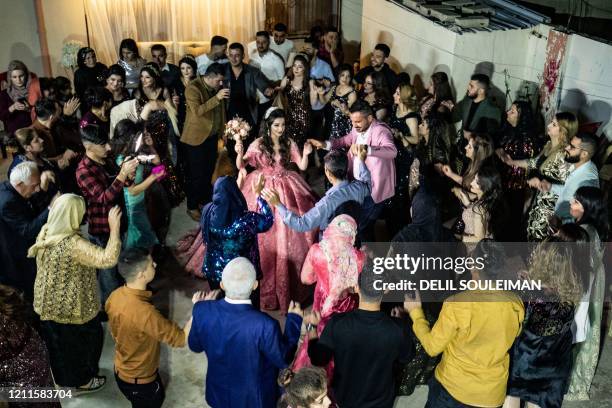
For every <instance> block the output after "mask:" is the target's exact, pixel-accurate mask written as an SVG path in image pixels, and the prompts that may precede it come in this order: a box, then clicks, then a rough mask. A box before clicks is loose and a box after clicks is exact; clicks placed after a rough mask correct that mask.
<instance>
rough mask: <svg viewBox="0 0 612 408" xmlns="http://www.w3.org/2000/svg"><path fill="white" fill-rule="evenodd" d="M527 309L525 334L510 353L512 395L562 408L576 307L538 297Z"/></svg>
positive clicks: (519, 338)
mask: <svg viewBox="0 0 612 408" xmlns="http://www.w3.org/2000/svg"><path fill="white" fill-rule="evenodd" d="M525 306H526V307H525V321H524V322H523V331H522V333H521V335H520V336H519V337H518V338H517V339H516V341H515V342H514V346H513V347H512V349H511V351H510V373H509V377H508V395H512V396H515V397H519V398H521V400H523V401H529V402H532V403H534V404H537V405H539V406H540V407H541V408H553V407H555V408H558V407H560V406H561V404H562V402H563V395H564V394H565V392H566V388H567V384H568V381H569V375H570V371H571V368H572V330H571V328H572V322H573V320H574V305H573V304H572V303H567V302H559V301H557V302H555V301H554V300H553V299H551V297H550V296H548V297H547V298H544V296H543V295H537V296H533V297H531V298H530V299H529V300H528V302H527V303H526V305H525Z"/></svg>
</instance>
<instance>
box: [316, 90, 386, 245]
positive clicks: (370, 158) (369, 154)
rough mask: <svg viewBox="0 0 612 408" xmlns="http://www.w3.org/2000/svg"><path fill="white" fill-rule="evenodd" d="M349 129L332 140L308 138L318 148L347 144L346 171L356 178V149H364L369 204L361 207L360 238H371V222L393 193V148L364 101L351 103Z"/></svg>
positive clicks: (358, 162) (358, 151)
mask: <svg viewBox="0 0 612 408" xmlns="http://www.w3.org/2000/svg"><path fill="white" fill-rule="evenodd" d="M350 112H351V122H352V123H353V129H352V130H351V132H350V133H349V134H348V135H346V136H344V137H342V138H340V139H335V140H332V141H327V142H321V141H318V140H315V139H308V141H309V142H310V143H312V145H313V146H315V147H316V148H318V149H327V150H329V149H340V148H343V147H348V148H349V151H348V157H349V174H350V175H352V178H353V179H359V174H360V168H359V165H360V160H356V159H357V158H359V155H360V151H362V150H363V149H366V159H365V165H366V167H367V168H368V170H369V171H370V173H371V183H372V200H373V205H371V206H369V207H368V208H363V209H362V215H361V219H362V220H367V223H368V224H369V228H367V229H366V231H365V233H364V240H366V241H367V240H374V231H373V224H374V222H375V221H376V219H378V217H379V216H380V214H381V212H382V209H383V207H384V205H385V203H386V201H387V200H389V199H390V198H391V197H393V195H394V194H395V156H397V149H396V147H395V144H394V143H393V136H392V134H391V130H390V129H389V127H388V126H387V125H385V124H384V123H382V122H379V121H377V120H376V119H374V113H373V112H372V108H371V107H370V105H369V104H368V103H367V102H364V101H357V102H355V103H354V104H353V106H351V109H350Z"/></svg>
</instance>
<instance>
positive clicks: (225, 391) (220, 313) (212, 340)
mask: <svg viewBox="0 0 612 408" xmlns="http://www.w3.org/2000/svg"><path fill="white" fill-rule="evenodd" d="M256 288H257V279H256V273H255V267H254V266H253V264H252V263H251V261H249V260H248V259H247V258H242V257H239V258H234V259H233V260H231V261H230V262H229V263H228V264H227V265H226V266H225V268H224V269H223V274H222V277H221V289H223V290H224V291H225V298H224V299H221V300H216V301H203V302H198V303H196V304H195V305H194V307H193V323H192V326H191V331H190V332H189V337H188V344H189V348H190V349H191V350H192V351H194V352H196V353H201V352H202V351H204V352H206V357H207V358H208V370H207V372H206V402H207V403H208V405H210V406H212V407H227V408H233V407H236V408H238V407H250V408H268V407H274V406H276V401H277V400H278V397H279V395H278V386H277V384H276V378H277V376H278V370H279V369H282V368H285V367H287V364H288V362H290V361H291V360H292V359H293V355H292V354H293V351H295V347H296V346H297V342H298V340H299V338H300V328H301V326H302V315H303V312H302V309H301V308H300V305H299V304H298V303H294V302H291V305H290V306H289V310H288V313H287V320H286V321H285V333H284V334H283V332H282V331H281V328H280V324H279V323H278V321H277V320H275V319H274V318H272V317H270V316H268V315H267V314H265V313H263V312H260V311H258V310H256V309H255V308H253V305H252V304H251V301H250V299H249V298H250V296H251V292H252V291H253V290H254V289H256ZM309 319H310V317H309Z"/></svg>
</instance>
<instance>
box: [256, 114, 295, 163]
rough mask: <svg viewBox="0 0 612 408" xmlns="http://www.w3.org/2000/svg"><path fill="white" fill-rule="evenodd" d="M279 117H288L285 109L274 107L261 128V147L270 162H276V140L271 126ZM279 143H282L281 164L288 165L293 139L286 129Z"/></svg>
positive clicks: (280, 149) (280, 148)
mask: <svg viewBox="0 0 612 408" xmlns="http://www.w3.org/2000/svg"><path fill="white" fill-rule="evenodd" d="M279 118H283V119H286V116H285V111H284V110H282V109H274V110H273V111H271V112H270V113H269V114H268V116H267V117H266V118H265V119H264V125H263V126H262V130H261V132H262V134H261V149H262V150H263V152H264V154H265V155H266V157H267V158H268V160H269V161H270V163H274V142H273V141H272V134H271V128H272V123H274V121H275V120H276V119H279ZM278 144H279V145H280V147H279V153H280V156H281V162H280V164H281V165H283V166H286V165H287V164H289V162H290V161H291V139H289V137H288V136H287V132H286V131H285V132H284V133H283V134H282V135H281V137H280V138H279V140H278Z"/></svg>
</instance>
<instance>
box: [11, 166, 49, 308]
mask: <svg viewBox="0 0 612 408" xmlns="http://www.w3.org/2000/svg"><path fill="white" fill-rule="evenodd" d="M43 175H44V177H41V174H40V172H39V170H38V166H37V165H36V163H34V162H30V161H25V162H22V163H19V164H18V165H17V166H15V168H14V169H13V171H12V172H11V175H10V179H9V180H8V181H4V182H2V183H1V184H0V260H1V261H2V268H1V269H0V283H2V284H5V285H9V286H13V287H15V288H17V289H19V290H21V291H23V292H24V294H25V296H26V298H27V299H29V300H30V301H31V300H32V298H33V294H34V279H35V278H36V262H35V261H34V260H33V259H29V258H27V257H26V255H27V252H28V248H29V247H30V246H32V245H33V244H34V241H35V240H36V236H37V235H38V233H39V232H40V229H41V228H42V226H43V225H44V224H45V223H46V222H47V216H48V215H49V209H48V208H44V209H43V210H42V211H40V210H35V209H34V207H33V206H32V204H31V203H30V201H29V200H30V198H32V196H33V195H34V194H35V193H37V192H38V191H40V189H41V184H43V183H45V184H48V183H49V180H46V178H47V177H48V175H47V174H46V173H43ZM41 178H42V180H41ZM43 187H44V185H43ZM52 203H53V201H52ZM49 207H50V206H49Z"/></svg>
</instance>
